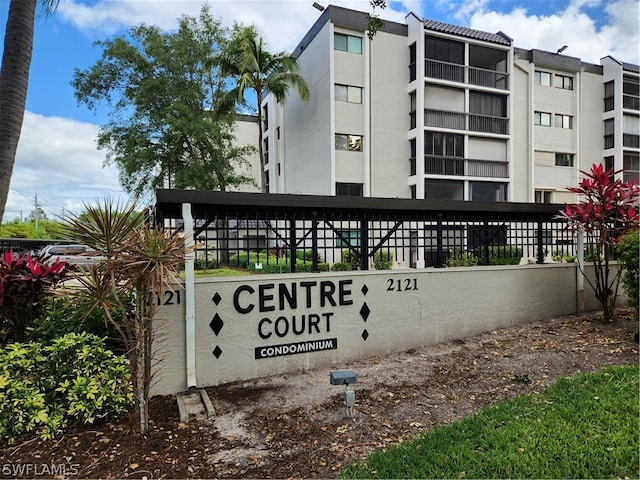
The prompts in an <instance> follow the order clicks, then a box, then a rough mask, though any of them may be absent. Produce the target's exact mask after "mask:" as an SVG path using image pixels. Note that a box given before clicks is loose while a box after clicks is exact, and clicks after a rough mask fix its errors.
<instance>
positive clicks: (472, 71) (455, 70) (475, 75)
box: [424, 58, 509, 90]
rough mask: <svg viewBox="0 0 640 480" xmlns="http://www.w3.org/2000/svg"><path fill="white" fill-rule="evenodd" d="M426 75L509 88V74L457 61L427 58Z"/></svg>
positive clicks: (459, 81) (452, 80)
mask: <svg viewBox="0 0 640 480" xmlns="http://www.w3.org/2000/svg"><path fill="white" fill-rule="evenodd" d="M424 75H425V77H428V78H436V79H439V80H449V81H451V82H458V83H468V84H471V85H477V86H480V87H490V88H499V89H501V90H508V89H509V74H508V73H505V72H498V71H495V70H487V69H484V68H478V67H467V66H465V65H459V64H456V63H447V62H441V61H439V60H431V59H428V58H427V59H425V64H424Z"/></svg>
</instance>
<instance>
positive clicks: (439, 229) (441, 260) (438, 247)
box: [434, 213, 444, 268]
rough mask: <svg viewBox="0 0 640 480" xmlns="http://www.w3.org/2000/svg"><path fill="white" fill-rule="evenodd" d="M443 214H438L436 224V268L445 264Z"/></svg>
mask: <svg viewBox="0 0 640 480" xmlns="http://www.w3.org/2000/svg"><path fill="white" fill-rule="evenodd" d="M442 243H443V242H442V214H441V213H439V214H438V223H437V225H436V264H435V265H434V266H435V267H436V268H442V267H443V266H444V252H443V251H442V248H443V247H442Z"/></svg>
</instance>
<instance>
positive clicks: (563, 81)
mask: <svg viewBox="0 0 640 480" xmlns="http://www.w3.org/2000/svg"><path fill="white" fill-rule="evenodd" d="M556 88H562V89H564V90H573V77H567V76H566V75H556Z"/></svg>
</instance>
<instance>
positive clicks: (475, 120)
mask: <svg viewBox="0 0 640 480" xmlns="http://www.w3.org/2000/svg"><path fill="white" fill-rule="evenodd" d="M424 124H425V126H427V127H439V128H451V129H455V130H469V131H473V132H483V133H497V134H500V135H507V134H508V133H509V119H507V118H505V117H493V116H491V115H480V114H476V113H464V112H451V111H447V110H435V109H432V108H425V110H424Z"/></svg>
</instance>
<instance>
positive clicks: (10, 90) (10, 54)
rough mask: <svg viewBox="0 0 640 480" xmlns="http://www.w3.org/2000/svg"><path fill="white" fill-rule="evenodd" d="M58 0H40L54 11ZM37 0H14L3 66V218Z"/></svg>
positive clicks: (0, 71)
mask: <svg viewBox="0 0 640 480" xmlns="http://www.w3.org/2000/svg"><path fill="white" fill-rule="evenodd" d="M58 2H59V0H41V3H42V6H43V7H44V10H45V12H46V13H52V12H54V11H55V9H56V8H57V6H58ZM37 4H38V0H11V2H9V16H8V17H7V28H6V30H5V35H4V50H3V53H2V67H1V68H0V132H2V134H0V220H2V217H3V216H4V208H5V206H6V204H7V196H8V195H9V184H10V182H11V175H12V173H13V165H14V163H15V161H16V151H17V150H18V142H19V141H20V133H21V131H22V120H23V119H24V109H25V104H26V101H27V89H28V86H29V69H30V67H31V55H32V52H33V33H34V30H35V16H36V6H37Z"/></svg>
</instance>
